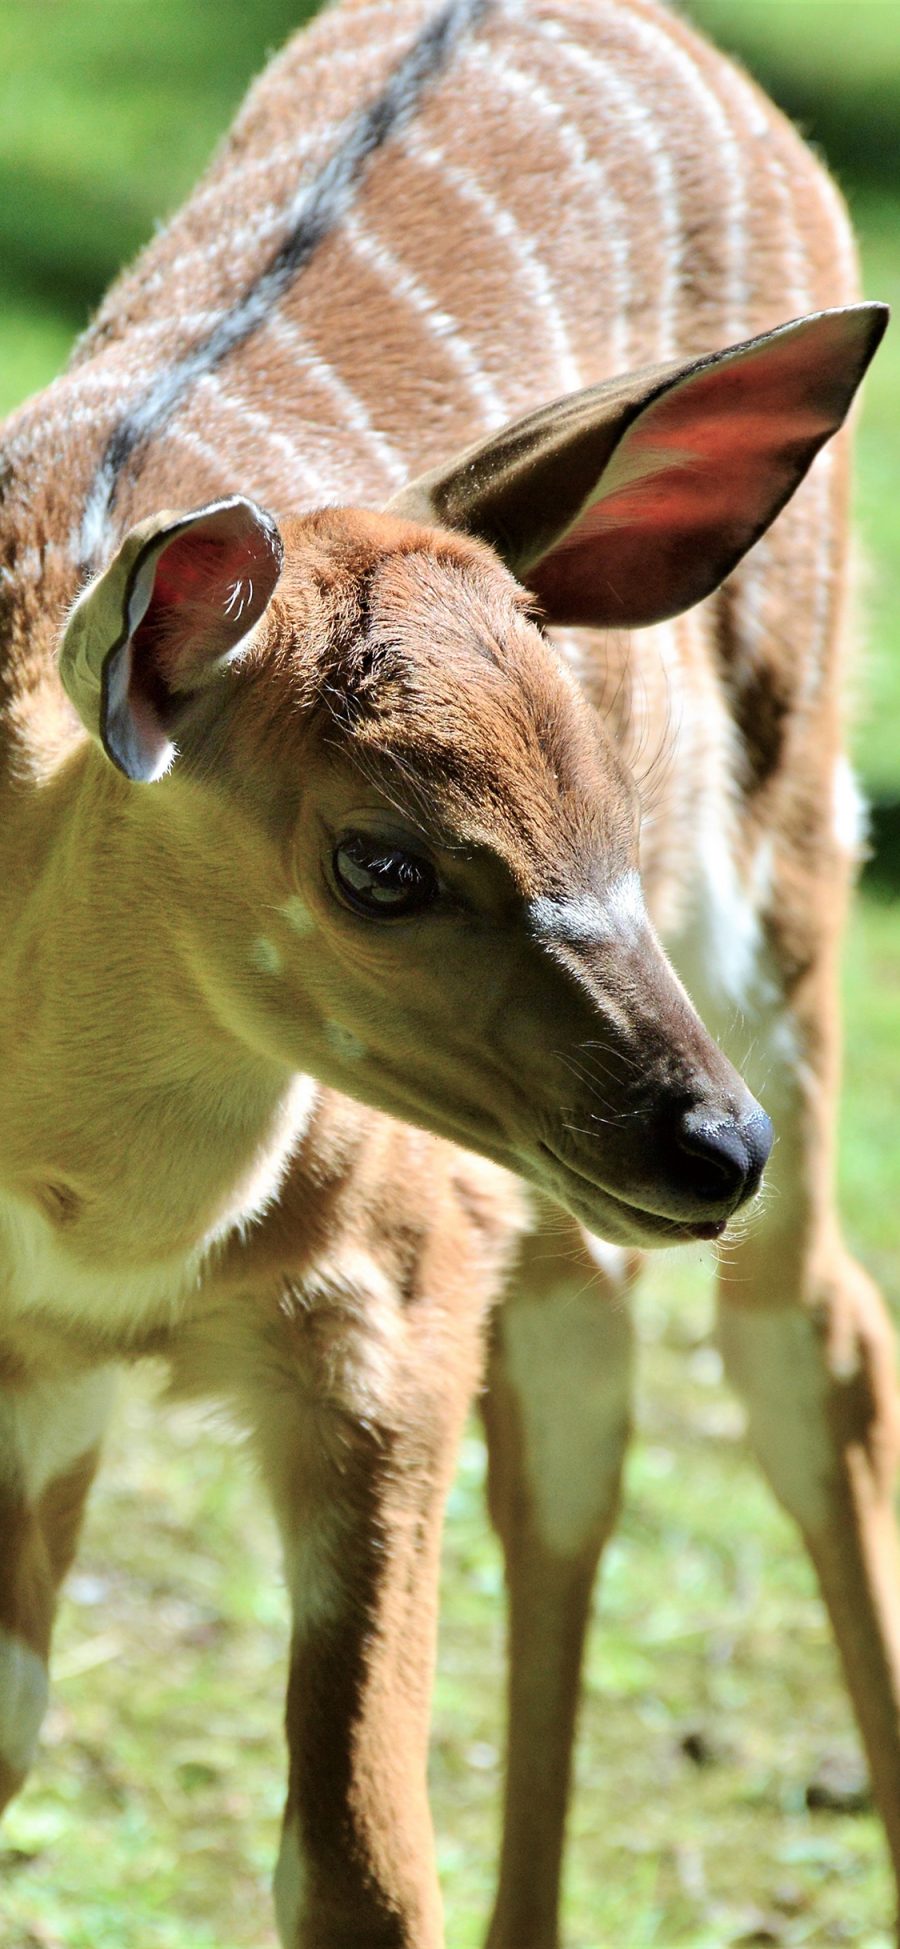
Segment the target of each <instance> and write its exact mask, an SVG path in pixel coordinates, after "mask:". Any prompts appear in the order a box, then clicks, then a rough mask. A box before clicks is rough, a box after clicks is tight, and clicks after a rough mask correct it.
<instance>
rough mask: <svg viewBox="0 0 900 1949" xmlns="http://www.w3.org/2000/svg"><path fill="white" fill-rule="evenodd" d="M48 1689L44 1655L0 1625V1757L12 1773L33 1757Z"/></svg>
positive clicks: (21, 1770) (22, 1769) (25, 1767)
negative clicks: (41, 1655) (41, 1656)
mask: <svg viewBox="0 0 900 1949" xmlns="http://www.w3.org/2000/svg"><path fill="white" fill-rule="evenodd" d="M48 1689H49V1688H48V1681H47V1667H46V1665H45V1664H44V1661H43V1658H39V1657H38V1654H37V1652H36V1651H32V1649H31V1646H30V1645H27V1644H26V1643H25V1642H24V1639H22V1638H20V1637H17V1636H16V1634H15V1633H14V1632H12V1631H6V1630H4V1628H3V1626H2V1625H0V1759H3V1760H4V1761H5V1762H6V1765H7V1766H8V1767H9V1768H10V1770H11V1771H12V1772H13V1773H27V1771H28V1768H29V1767H30V1765H31V1763H32V1761H33V1759H34V1755H35V1750H36V1747H37V1739H38V1733H39V1731H40V1726H41V1720H42V1719H43V1716H44V1713H45V1712H46V1709H47V1694H48Z"/></svg>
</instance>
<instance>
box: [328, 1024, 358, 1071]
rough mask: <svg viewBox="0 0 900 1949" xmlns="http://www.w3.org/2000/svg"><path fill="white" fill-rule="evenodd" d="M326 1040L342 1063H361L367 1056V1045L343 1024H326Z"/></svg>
mask: <svg viewBox="0 0 900 1949" xmlns="http://www.w3.org/2000/svg"><path fill="white" fill-rule="evenodd" d="M325 1040H326V1042H327V1043H328V1047H329V1049H331V1051H332V1052H333V1054H334V1055H336V1056H339V1057H340V1059H341V1061H342V1062H361V1060H362V1058H363V1056H364V1055H365V1054H366V1045H365V1043H364V1042H361V1041H360V1039H359V1036H358V1035H354V1033H353V1030H352V1029H347V1028H345V1027H344V1024H343V1022H326V1024H325Z"/></svg>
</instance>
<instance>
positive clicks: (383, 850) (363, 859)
mask: <svg viewBox="0 0 900 1949" xmlns="http://www.w3.org/2000/svg"><path fill="white" fill-rule="evenodd" d="M333 864H334V877H335V879H336V881H337V883H338V886H339V887H340V890H341V892H342V894H343V895H344V898H345V900H346V901H347V902H348V903H349V905H350V906H351V907H355V908H356V910H357V912H358V913H360V914H369V915H371V916H372V917H373V919H376V920H390V919H393V918H394V917H395V916H397V915H400V914H415V913H418V912H420V910H421V909H422V908H423V907H430V906H431V903H432V901H433V900H436V899H437V895H438V879H437V874H436V873H435V870H434V867H433V866H432V865H431V863H430V861H429V860H427V859H422V857H421V855H420V854H418V853H406V852H404V851H403V850H402V849H401V848H400V847H399V846H391V845H390V844H386V843H385V841H384V840H383V839H375V838H371V839H370V838H368V837H367V835H366V834H365V833H355V834H354V835H353V836H352V838H350V839H342V840H341V843H340V845H339V846H336V847H335V849H334V856H333Z"/></svg>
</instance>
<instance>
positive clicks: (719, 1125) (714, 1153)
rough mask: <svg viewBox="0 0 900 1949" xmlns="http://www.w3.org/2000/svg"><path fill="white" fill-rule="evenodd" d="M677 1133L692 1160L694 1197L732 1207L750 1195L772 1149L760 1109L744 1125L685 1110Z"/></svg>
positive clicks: (769, 1133) (757, 1182)
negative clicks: (727, 1204) (728, 1204)
mask: <svg viewBox="0 0 900 1949" xmlns="http://www.w3.org/2000/svg"><path fill="white" fill-rule="evenodd" d="M678 1135H679V1142H680V1144H681V1148H682V1150H683V1151H685V1152H686V1153H687V1155H688V1156H689V1157H690V1158H691V1159H692V1160H693V1162H692V1168H691V1181H692V1186H693V1189H694V1191H695V1193H696V1195H697V1197H698V1198H708V1199H710V1200H712V1201H714V1202H715V1203H717V1204H719V1203H722V1204H724V1203H726V1202H727V1203H730V1204H731V1206H732V1208H734V1206H736V1205H737V1204H742V1203H743V1202H744V1200H745V1199H746V1198H750V1197H752V1195H753V1193H754V1191H756V1189H757V1187H758V1185H759V1181H760V1178H761V1177H762V1174H763V1170H764V1168H765V1165H766V1161H767V1159H768V1156H769V1152H770V1150H771V1148H772V1137H773V1131H772V1125H771V1123H770V1121H769V1118H768V1117H767V1116H766V1114H765V1111H764V1110H759V1111H758V1112H757V1113H756V1114H755V1115H754V1116H753V1117H752V1118H751V1119H750V1121H749V1122H747V1123H744V1124H737V1123H734V1122H733V1121H732V1120H731V1118H730V1117H729V1118H720V1119H716V1118H715V1117H711V1116H710V1114H709V1112H708V1111H706V1112H704V1111H702V1110H697V1109H694V1110H688V1111H687V1112H686V1113H685V1115H684V1116H683V1117H682V1119H681V1124H680V1126H679V1132H678Z"/></svg>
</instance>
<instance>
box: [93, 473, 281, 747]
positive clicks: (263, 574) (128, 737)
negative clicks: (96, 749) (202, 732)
mask: <svg viewBox="0 0 900 1949" xmlns="http://www.w3.org/2000/svg"><path fill="white" fill-rule="evenodd" d="M283 555H284V550H283V545H282V540H281V536H280V534H279V532H278V528H277V526H276V524H275V521H274V520H273V518H272V516H271V515H270V514H267V513H266V512H265V510H264V509H263V508H260V507H257V506H256V504H255V503H254V502H253V501H248V500H246V499H244V497H243V496H241V495H234V496H232V497H231V498H230V499H229V500H227V501H217V502H214V503H213V504H212V505H211V506H208V507H204V508H198V509H197V510H195V511H194V512H193V513H190V514H171V513H164V514H159V515H155V516H153V517H152V519H151V520H149V521H144V522H141V523H140V524H139V525H138V526H137V527H136V528H132V529H131V531H130V533H129V534H128V535H126V537H125V540H124V542H123V543H122V546H121V547H120V549H119V550H118V552H117V554H116V555H115V556H114V558H113V561H112V562H111V564H110V566H109V568H108V569H107V570H106V571H105V573H104V574H103V575H101V576H99V577H98V578H97V580H96V581H95V582H92V583H91V584H90V585H89V587H88V588H87V589H86V590H85V592H84V594H83V595H82V596H81V597H80V598H79V601H78V602H77V603H76V605H75V608H74V609H73V611H72V614H71V616H70V618H69V622H68V625H67V628H66V632H65V636H64V638H63V643H62V649H61V653H60V675H61V677H62V681H63V683H64V685H65V688H66V690H67V691H68V693H69V696H70V697H71V699H72V701H73V703H74V704H75V707H76V709H77V710H78V713H79V715H80V717H81V718H82V721H83V722H84V723H85V724H86V725H87V728H88V730H89V731H91V732H92V734H93V735H94V737H96V738H98V739H99V741H100V743H101V744H102V745H103V748H104V750H105V751H106V753H107V755H108V756H109V757H110V758H111V759H112V761H113V763H114V764H115V765H117V766H118V768H119V770H120V771H123V772H125V774H126V776H127V777H129V778H133V779H139V780H142V781H148V780H150V779H154V778H159V777H160V776H161V774H162V773H163V772H164V771H166V770H168V767H169V765H170V764H171V761H172V758H173V756H174V751H175V746H174V743H173V740H172V731H173V728H174V725H175V722H176V720H177V717H178V714H179V711H180V710H183V708H184V706H185V704H186V703H187V701H188V700H189V699H190V698H191V697H192V696H194V695H195V694H196V693H197V692H198V691H199V690H202V689H203V688H204V686H205V685H206V684H208V683H209V682H210V680H211V678H212V677H213V676H214V675H215V673H216V671H217V670H220V669H221V668H222V666H223V664H225V663H227V662H228V660H229V659H230V658H231V657H232V656H233V655H235V654H236V653H239V651H240V648H241V645H242V644H243V642H244V640H245V638H246V637H247V635H248V633H249V631H250V630H251V629H252V628H253V627H254V624H255V623H257V622H258V621H259V619H260V617H261V616H262V615H263V613H264V611H265V609H266V607H267V606H268V603H269V601H270V599H271V596H272V593H273V591H274V588H275V585H276V583H277V581H278V577H279V574H280V572H281V565H282V560H283Z"/></svg>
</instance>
